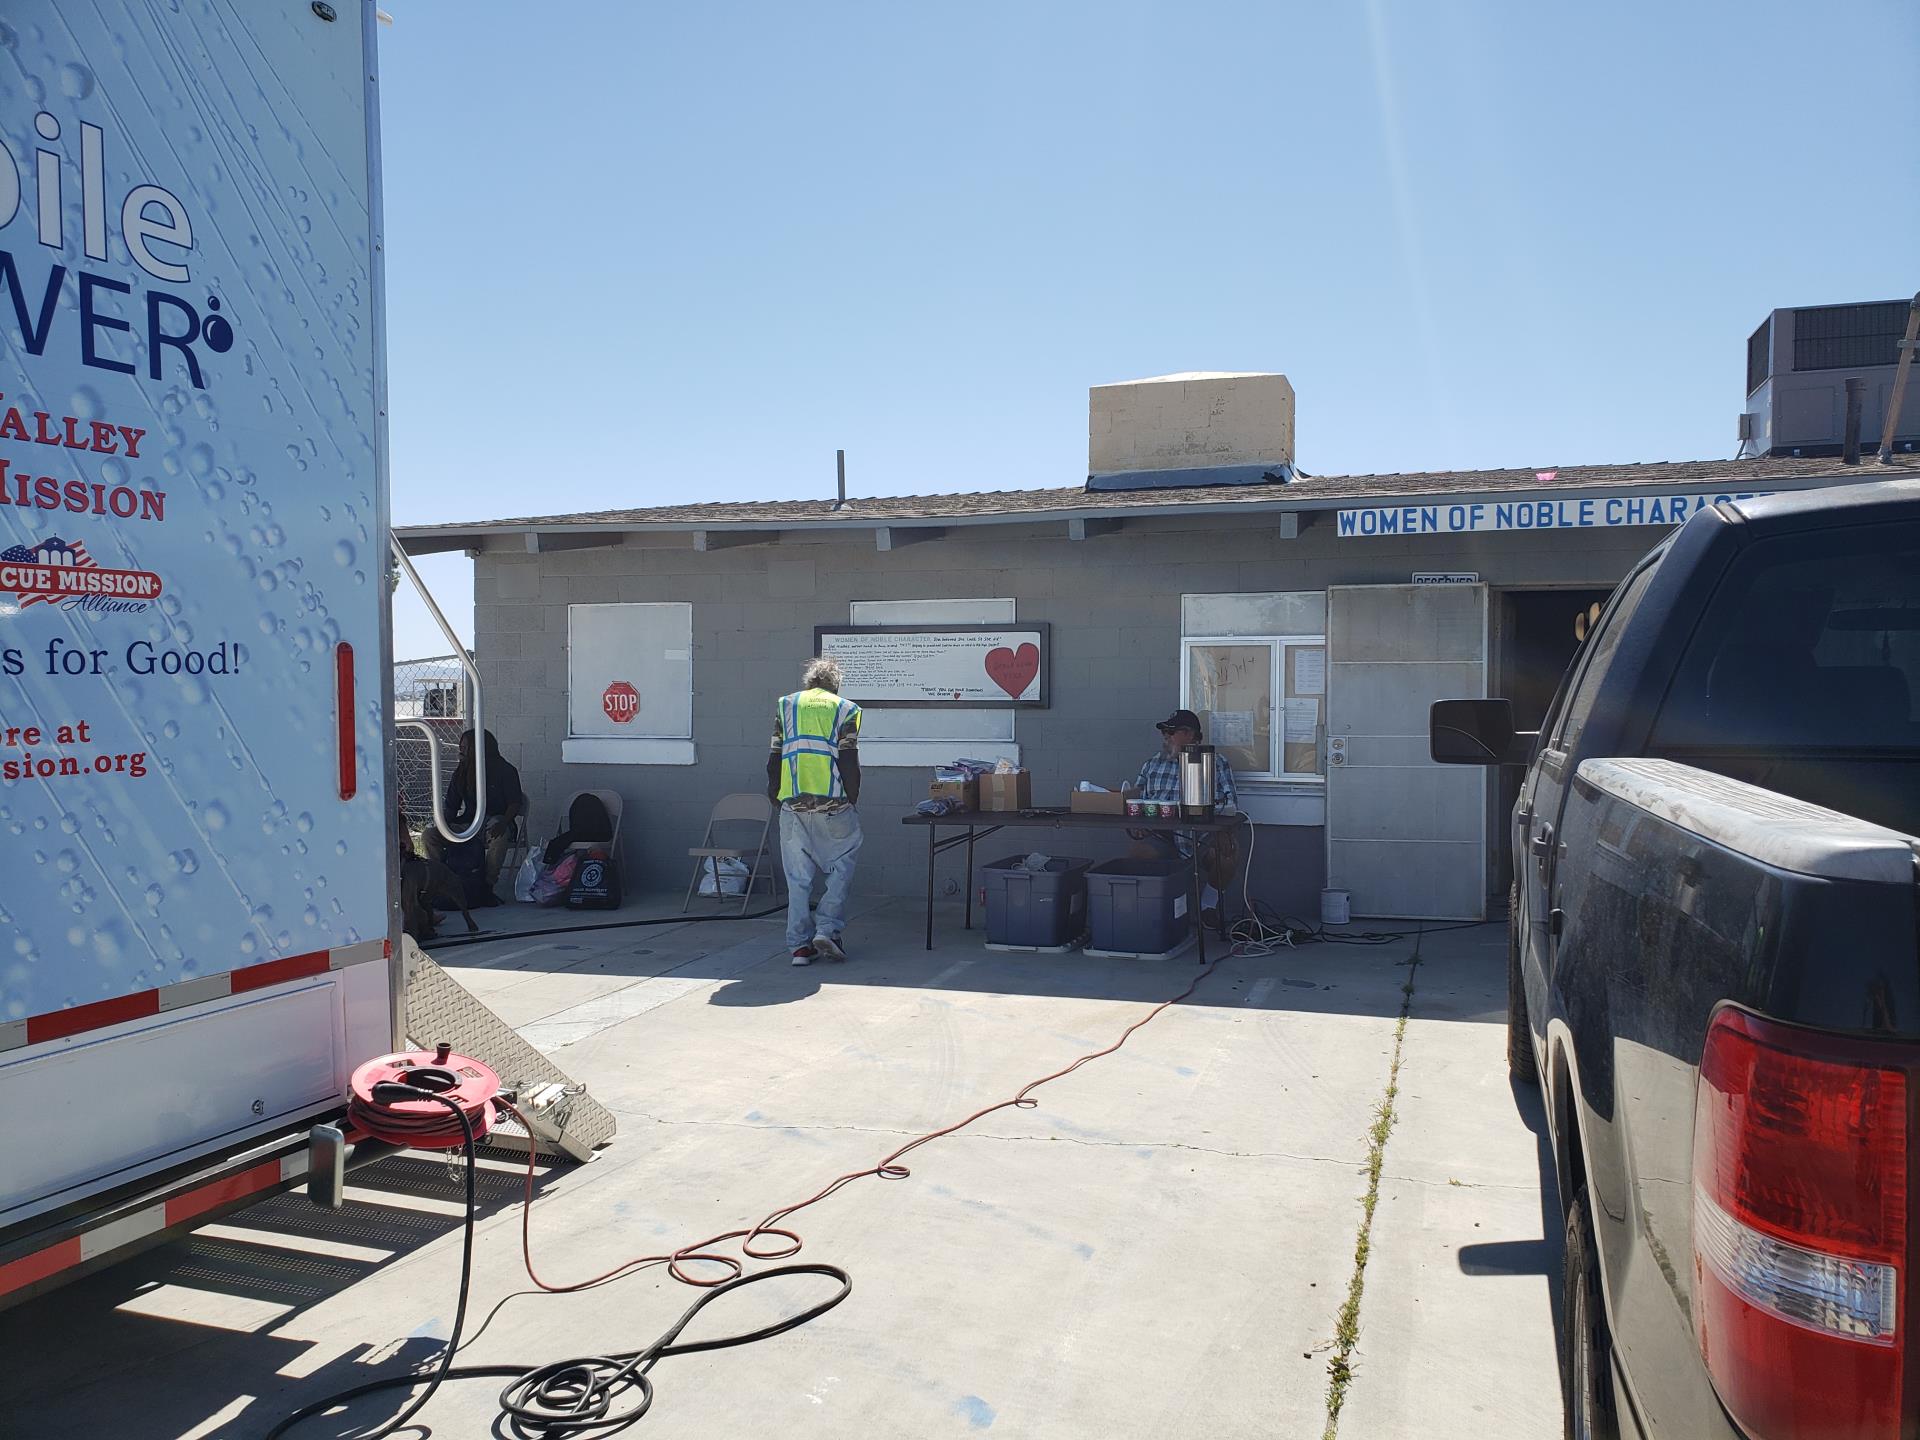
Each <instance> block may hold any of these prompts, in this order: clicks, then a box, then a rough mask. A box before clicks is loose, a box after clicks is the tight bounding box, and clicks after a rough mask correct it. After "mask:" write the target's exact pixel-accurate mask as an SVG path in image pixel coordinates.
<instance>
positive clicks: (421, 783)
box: [393, 655, 467, 827]
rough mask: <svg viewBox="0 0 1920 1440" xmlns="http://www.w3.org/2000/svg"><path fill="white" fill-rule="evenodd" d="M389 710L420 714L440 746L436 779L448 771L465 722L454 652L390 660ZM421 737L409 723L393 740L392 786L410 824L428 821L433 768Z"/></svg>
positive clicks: (462, 678)
mask: <svg viewBox="0 0 1920 1440" xmlns="http://www.w3.org/2000/svg"><path fill="white" fill-rule="evenodd" d="M393 714H394V718H395V719H396V720H424V721H425V722H426V723H427V724H428V725H429V726H431V727H432V728H433V731H434V741H435V743H436V744H437V745H438V746H439V747H440V766H441V770H440V776H441V783H442V784H443V785H444V784H445V783H446V777H447V776H449V775H451V774H452V773H453V765H454V759H455V757H456V756H457V755H458V754H459V750H460V732H461V731H462V730H464V729H465V728H466V724H467V720H466V715H467V686H466V672H465V671H463V670H462V669H461V668H460V657H459V656H457V655H429V656H427V657H426V658H424V659H420V660H396V661H394V664H393ZM431 766H432V762H431V761H430V760H429V759H428V757H427V741H426V737H425V736H423V735H422V734H421V733H420V732H419V731H418V730H415V729H412V728H411V727H409V728H407V729H404V730H396V732H395V734H394V746H393V768H394V786H395V790H396V792H397V796H398V799H399V802H400V804H401V805H402V806H403V807H404V808H405V809H406V812H407V817H408V819H410V820H411V821H412V822H413V824H414V826H415V827H418V826H420V825H421V824H422V823H423V822H424V823H431V822H430V820H429V819H428V817H430V816H431V815H432V814H433V771H432V768H431Z"/></svg>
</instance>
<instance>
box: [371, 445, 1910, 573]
mask: <svg viewBox="0 0 1920 1440" xmlns="http://www.w3.org/2000/svg"><path fill="white" fill-rule="evenodd" d="M1871 478H1873V476H1872V473H1871V472H1869V471H1867V470H1866V467H1864V466H1851V465H1848V466H1842V465H1840V464H1839V462H1838V461H1836V462H1835V464H1834V468H1833V470H1832V471H1831V472H1824V471H1823V472H1819V473H1815V474H1810V475H1793V476H1780V477H1779V478H1777V479H1768V478H1766V477H1762V476H1755V477H1752V481H1751V482H1750V483H1752V484H1754V485H1755V488H1765V489H1767V490H1769V491H1786V490H1811V489H1815V488H1817V487H1819V486H1822V485H1826V484H1830V483H1832V482H1833V481H1835V480H1850V481H1853V482H1855V483H1859V482H1862V481H1865V480H1869V479H1871ZM1626 488H1627V487H1625V486H1623V485H1620V484H1611V485H1607V484H1593V485H1565V486H1559V485H1556V486H1553V487H1552V495H1553V498H1554V499H1557V500H1582V499H1600V498H1604V497H1606V496H1608V495H1617V494H1620V493H1621V492H1622V491H1623V490H1624V489H1626ZM1672 488H1673V489H1674V490H1676V491H1682V490H1684V491H1687V492H1689V493H1698V492H1699V491H1701V490H1704V489H1710V488H1712V484H1711V482H1708V481H1701V480H1691V481H1685V482H1677V483H1674V484H1673V485H1672ZM1075 493H1079V492H1075ZM1131 493H1134V494H1139V493H1140V492H1138V491H1134V492H1131ZM1521 493H1525V492H1522V491H1519V490H1513V489H1506V490H1499V489H1495V490H1445V491H1419V492H1413V491H1409V492H1404V493H1395V494H1382V495H1371V494H1366V493H1361V494H1345V495H1301V494H1298V493H1297V490H1296V488H1295V487H1294V486H1289V487H1287V492H1286V493H1285V494H1284V498H1283V497H1282V496H1281V495H1260V496H1258V497H1247V498H1236V499H1232V500H1218V501H1205V500H1199V501H1195V500H1185V501H1176V502H1172V503H1169V504H1164V505H1143V504H1133V505H1069V506H1059V507H1052V508H1048V509H1045V510H998V511H985V512H974V513H961V514H930V515H863V516H848V517H844V518H838V517H836V518H822V519H817V520H816V519H806V520H790V519H781V518H778V517H762V518H760V519H740V520H592V521H568V520H565V519H558V518H556V519H552V520H543V519H538V518H536V519H530V520H523V521H514V522H511V523H505V524H493V525H455V526H440V525H396V526H394V527H393V533H394V534H395V535H396V536H397V537H399V539H400V540H401V541H403V542H404V543H405V544H406V546H407V551H408V553H409V554H419V555H427V554H434V553H437V552H442V551H448V550H460V549H469V548H473V547H474V545H475V543H476V542H484V541H486V540H488V539H491V538H495V537H502V538H504V537H508V536H514V535H522V536H524V535H535V534H549V533H551V534H556V535H560V534H564V535H581V536H584V535H635V534H640V535H645V534H692V533H694V532H696V531H716V532H731V533H742V532H750V531H778V532H783V533H784V532H789V531H792V532H799V531H815V530H835V531H838V530H852V531H860V530H884V529H896V530H913V529H961V528H964V527H968V526H974V525H1046V524H1057V523H1060V522H1062V521H1069V520H1128V519H1141V520H1149V519H1165V518H1168V517H1172V516H1181V515H1246V514H1275V515H1278V514H1285V513H1287V512H1289V511H1291V512H1294V513H1297V514H1305V513H1318V512H1321V511H1326V510H1346V509H1352V508H1355V507H1361V506H1366V507H1373V506H1385V505H1392V506H1400V505H1420V504H1433V503H1440V504H1447V505H1474V504H1497V503H1500V502H1502V501H1505V500H1510V499H1512V498H1513V496H1515V495H1516V494H1521Z"/></svg>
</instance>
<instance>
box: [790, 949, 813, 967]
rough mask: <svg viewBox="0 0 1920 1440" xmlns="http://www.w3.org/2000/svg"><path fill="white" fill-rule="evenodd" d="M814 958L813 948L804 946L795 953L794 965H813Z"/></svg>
mask: <svg viewBox="0 0 1920 1440" xmlns="http://www.w3.org/2000/svg"><path fill="white" fill-rule="evenodd" d="M813 956H814V949H813V946H811V945H802V946H801V947H800V948H799V949H798V950H796V951H794V952H793V963H794V964H796V965H811V964H812V963H813Z"/></svg>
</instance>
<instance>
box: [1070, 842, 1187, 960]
mask: <svg viewBox="0 0 1920 1440" xmlns="http://www.w3.org/2000/svg"><path fill="white" fill-rule="evenodd" d="M1192 888H1193V872H1192V871H1191V870H1190V869H1188V867H1187V865H1186V862H1184V861H1181V860H1108V861H1106V862H1105V863H1103V864H1100V865H1096V866H1094V867H1093V869H1091V870H1089V871H1088V872H1087V917H1088V925H1089V928H1090V929H1091V931H1092V933H1093V938H1092V939H1091V940H1090V941H1089V942H1088V944H1087V948H1088V949H1089V950H1107V951H1116V952H1119V953H1121V954H1126V955H1164V954H1166V953H1168V952H1169V951H1171V950H1176V949H1178V948H1179V947H1180V945H1181V944H1182V943H1183V942H1184V941H1185V940H1186V938H1187V937H1188V936H1189V935H1190V934H1192V933H1193V916H1192V915H1190V914H1189V913H1188V910H1189V907H1190V906H1191V904H1192V900H1191V898H1190V895H1191V891H1192Z"/></svg>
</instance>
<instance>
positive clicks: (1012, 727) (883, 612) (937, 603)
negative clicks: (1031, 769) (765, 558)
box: [847, 597, 1020, 770]
mask: <svg viewBox="0 0 1920 1440" xmlns="http://www.w3.org/2000/svg"><path fill="white" fill-rule="evenodd" d="M1017 608H1018V606H1017V602H1016V601H1015V600H1013V599H1011V598H1008V597H997V598H984V597H983V598H979V599H972V600H966V599H960V600H855V601H853V602H851V603H850V604H849V605H848V606H847V622H848V623H849V624H852V625H1014V624H1017V623H1019V616H1018V615H1017V614H1016V610H1017ZM943 713H946V712H944V711H941V710H937V709H924V710H917V711H900V710H890V709H888V708H887V707H884V706H873V707H869V708H868V709H867V710H866V712H865V715H866V719H865V721H864V723H863V725H862V727H861V735H860V768H861V769H862V770H882V769H900V770H925V769H928V768H930V767H933V766H939V765H946V764H950V763H951V762H952V761H953V760H954V759H956V758H957V757H960V756H966V757H967V758H969V759H974V760H989V761H991V760H1007V761H1009V762H1011V763H1012V764H1015V765H1018V764H1019V763H1020V740H1019V732H1018V730H1017V728H1016V727H1017V725H1018V723H1019V722H1018V720H1017V718H1016V716H1017V713H1018V712H1017V711H1016V710H1014V709H1012V708H1010V707H1009V708H997V709H991V710H968V711H961V712H955V713H962V714H966V715H968V716H983V717H993V718H991V719H988V720H986V721H984V722H981V723H982V724H983V727H984V726H993V727H998V726H1000V725H1002V724H1003V723H1004V725H1005V728H1006V732H1007V733H1006V734H1005V735H1004V736H998V737H992V738H989V737H985V736H979V735H976V736H973V737H972V738H967V737H964V736H956V737H952V738H942V737H939V736H931V735H930V736H924V737H911V738H910V737H907V736H886V735H878V734H874V733H873V732H874V731H875V730H876V729H879V728H881V727H882V726H884V725H885V724H886V720H885V719H884V718H883V717H885V716H888V715H906V714H912V715H916V716H920V717H932V716H937V715H940V714H943ZM876 721H877V722H878V723H877V724H876ZM919 723H920V724H922V725H925V724H928V723H929V722H928V721H927V720H926V719H924V718H923V719H922V720H921V721H920V722H919ZM935 723H937V722H935ZM960 728H971V727H960Z"/></svg>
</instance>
